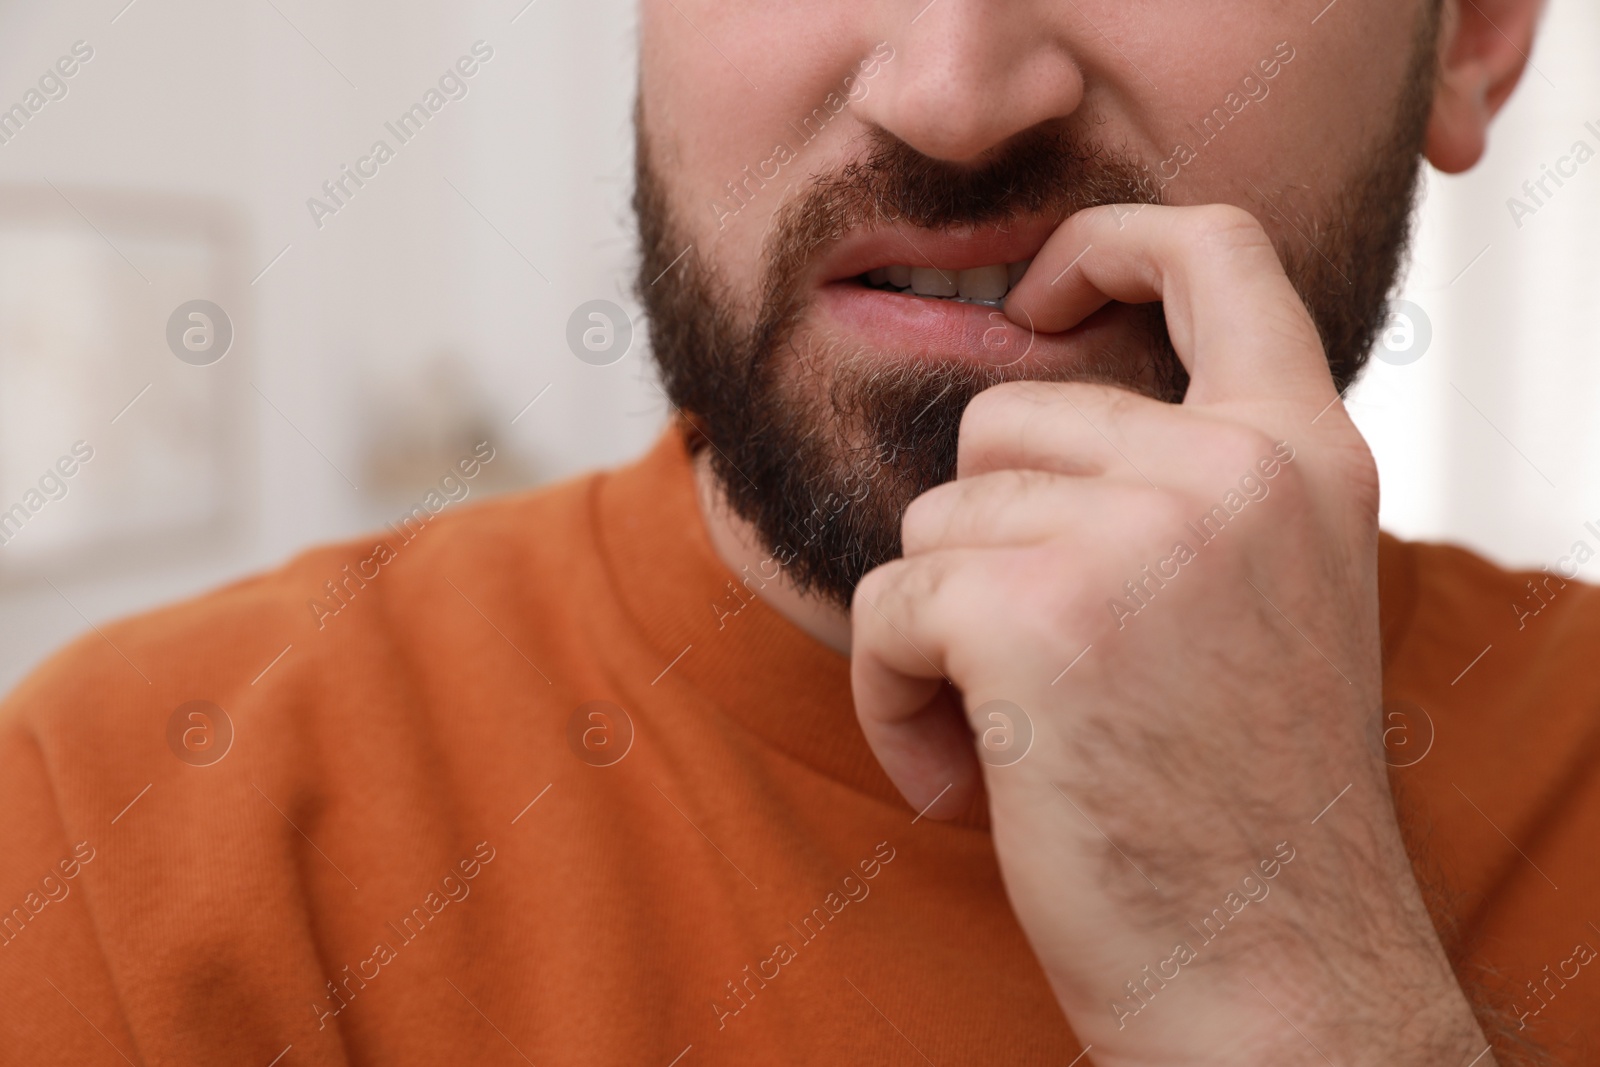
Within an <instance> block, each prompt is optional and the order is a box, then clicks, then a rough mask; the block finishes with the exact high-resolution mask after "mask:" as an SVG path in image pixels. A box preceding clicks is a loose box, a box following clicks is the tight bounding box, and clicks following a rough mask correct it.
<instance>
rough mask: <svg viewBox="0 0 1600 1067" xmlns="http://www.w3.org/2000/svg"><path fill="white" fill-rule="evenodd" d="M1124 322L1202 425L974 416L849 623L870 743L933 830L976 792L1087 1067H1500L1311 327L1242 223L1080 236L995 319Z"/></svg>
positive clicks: (1173, 220)
mask: <svg viewBox="0 0 1600 1067" xmlns="http://www.w3.org/2000/svg"><path fill="white" fill-rule="evenodd" d="M1088 246H1092V248H1091V250H1090V251H1088V252H1087V253H1085V252H1084V250H1085V248H1086V247H1088ZM1069 266H1070V269H1069ZM1063 271H1065V273H1064V274H1063V273H1062V272H1063ZM1058 276H1059V277H1058ZM1051 279H1056V280H1054V281H1052V280H1051ZM1111 300H1118V301H1123V302H1126V303H1142V302H1149V301H1155V300H1159V301H1162V303H1163V306H1164V311H1165V315H1166V320H1167V325H1168V330H1169V333H1170V335H1171V337H1172V340H1173V344H1174V347H1175V348H1176V349H1177V351H1178V354H1179V356H1180V358H1181V359H1182V360H1183V362H1184V364H1185V366H1186V367H1187V368H1188V370H1189V372H1190V376H1191V384H1190V387H1189V391H1188V395H1187V396H1186V398H1185V400H1184V402H1183V403H1182V404H1181V405H1171V404H1164V403H1160V402H1157V401H1154V400H1150V399H1147V398H1144V397H1140V396H1136V395H1134V394H1132V393H1129V392H1126V391H1123V390H1119V389H1115V388H1110V387H1105V386H1098V385H1088V384H1070V385H1069V384H1050V383H1039V382H1016V383H1010V384H1006V385H1001V386H997V387H995V388H993V389H990V390H988V391H986V392H984V393H983V394H981V395H980V396H978V397H977V398H976V399H975V400H974V401H973V402H972V404H971V405H970V406H969V407H968V409H967V411H966V414H965V417H964V418H963V420H962V425H961V439H960V450H959V461H958V469H957V477H956V480H955V481H953V482H951V483H949V484H947V485H943V486H940V487H938V488H936V489H933V490H932V491H930V492H928V493H926V494H924V495H923V496H921V497H919V498H918V499H917V500H916V501H914V502H913V503H912V505H911V507H910V508H909V509H908V511H907V512H906V515H905V519H904V524H903V535H904V547H905V555H904V558H902V559H900V560H896V561H895V562H892V563H889V564H887V565H885V566H882V567H879V568H878V569H876V570H874V571H873V572H871V573H870V574H868V575H867V576H866V578H865V579H864V580H863V581H862V583H861V585H860V587H859V589H858V591H857V594H856V598H855V603H854V605H853V609H852V623H853V663H852V681H853V685H854V690H855V697H856V705H857V710H858V714H859V716H860V719H861V724H862V729H863V730H864V731H865V733H866V737H867V740H868V741H869V743H870V744H871V745H872V747H873V749H874V751H875V752H876V754H877V756H878V758H879V760H880V761H881V762H882V764H883V766H884V768H885V769H886V770H887V772H888V773H889V776H890V777H891V778H892V779H893V780H894V782H895V784H896V785H897V786H898V787H899V788H900V790H901V792H902V793H904V794H905V796H906V799H907V800H908V801H910V803H911V804H912V806H913V807H914V808H916V809H918V810H921V809H923V808H924V807H926V808H927V814H928V815H929V816H930V817H932V818H938V817H941V816H946V817H948V816H952V815H954V814H956V813H958V812H960V811H962V810H964V809H965V807H966V806H967V804H968V803H969V802H970V800H971V799H972V797H973V795H974V792H975V790H976V788H977V782H978V775H979V773H980V772H981V773H982V774H983V780H984V784H985V786H986V787H987V791H988V796H989V806H990V812H991V819H992V824H993V832H994V841H995V850H996V853H997V855H998V858H999V863H1000V869H1001V872H1002V874H1003V876H1004V878H1005V883H1006V888H1007V891H1008V893H1009V895H1010V898H1011V903H1012V906H1013V907H1014V908H1015V910H1016V913H1017V917H1018V919H1019V920H1020V922H1021V924H1022V927H1023V930H1024V931H1025V933H1026V934H1027V936H1028V938H1029V941H1030V942H1031V944H1032V945H1033V948H1034V950H1035V952H1036V953H1037V954H1038V957H1039V959H1040V961H1041V963H1042V964H1043V966H1044V969H1045V972H1046V974H1047V975H1048V976H1049V979H1050V982H1051V984H1052V987H1053V988H1054V990H1055V992H1056V995H1057V997H1058V999H1059V1000H1060V1002H1061V1005H1062V1007H1063V1009H1064V1010H1065V1011H1066V1013H1067V1015H1068V1017H1069V1019H1070V1020H1071V1022H1072V1025H1073V1028H1074V1030H1075V1031H1076V1033H1077V1034H1078V1036H1079V1038H1080V1039H1081V1040H1082V1041H1083V1042H1084V1043H1085V1044H1086V1045H1089V1046H1092V1049H1093V1051H1092V1052H1091V1053H1090V1055H1091V1058H1092V1059H1093V1060H1094V1062H1096V1063H1097V1064H1100V1065H1101V1067H1107V1065H1111V1064H1149V1065H1158V1064H1159V1065H1161V1067H1173V1065H1175V1064H1200V1063H1229V1064H1238V1063H1272V1064H1274V1065H1277V1064H1284V1063H1316V1064H1322V1063H1324V1062H1325V1061H1331V1062H1334V1063H1338V1064H1340V1067H1345V1065H1354V1064H1360V1063H1379V1062H1382V1063H1386V1064H1392V1063H1396V1062H1401V1063H1412V1062H1414V1063H1419V1064H1421V1063H1428V1064H1459V1065H1462V1067H1464V1065H1465V1064H1466V1063H1467V1062H1468V1061H1469V1060H1471V1059H1472V1058H1473V1057H1474V1056H1475V1055H1477V1054H1478V1053H1480V1052H1482V1051H1483V1050H1484V1049H1485V1047H1486V1044H1487V1042H1486V1041H1485V1040H1484V1038H1483V1036H1482V1034H1481V1032H1480V1030H1479V1029H1478V1026H1477V1024H1476V1022H1475V1021H1474V1019H1473V1016H1472V1012H1471V1010H1470V1007H1469V1005H1468V1004H1467V1001H1466V998H1465V996H1464V995H1463V994H1462V992H1461V990H1460V988H1459V986H1458V985H1457V983H1456V981H1455V978H1454V975H1453V974H1452V973H1451V970H1450V967H1449V964H1448V961H1447V960H1446V958H1445V955H1444V953H1443V951H1442V949H1441V947H1440V944H1439V940H1438V937H1437V935H1436V933H1435V931H1434V929H1433V927H1432V925H1431V922H1430V920H1429V917H1428V914H1427V911H1426V909H1425V907H1424V905H1423V903H1422V899H1421V895H1420V893H1419V891H1418V889H1417V886H1416V883H1415V881H1414V878H1413V876H1412V873H1411V866H1410V862H1409V860H1408V858H1407V855H1406V851H1405V848H1404V845H1403V842H1402V840H1401V836H1400V833H1399V830H1398V827H1397V825H1396V820H1395V813H1394V808H1393V802H1392V799H1391V795H1390V791H1389V786H1388V781H1387V776H1386V770H1385V765H1384V761H1383V758H1382V752H1383V749H1382V741H1381V722H1380V717H1379V716H1380V706H1381V678H1380V662H1379V635H1378V610H1377V575H1376V569H1377V503H1378V486H1377V475H1376V470H1375V468H1374V465H1373V462H1372V458H1371V455H1370V453H1369V452H1368V450H1367V448H1366V445H1365V443H1364V442H1363V440H1362V439H1361V436H1360V434H1359V433H1358V432H1357V431H1356V429H1355V427H1354V426H1353V425H1352V424H1351V422H1350V420H1349V419H1348V417H1347V416H1346V414H1345V411H1344V409H1343V407H1342V405H1341V404H1339V403H1338V395H1337V393H1336V391H1335V389H1334V386H1333V383H1332V381H1331V379H1330V376H1329V373H1328V366H1327V362H1326V358H1325V356H1324V353H1323V349H1322V346H1321V344H1320V342H1319V340H1318V335H1317V331H1316V328H1315V326H1314V325H1313V323H1312V321H1311V318H1310V315H1309V314H1308V313H1307V311H1306V309H1305V306H1304V305H1303V304H1302V303H1301V301H1300V299H1299V297H1298V296H1297V294H1296V293H1295V291H1294V289H1293V287H1292V286H1291V285H1290V283H1289V281H1288V279H1287V277H1286V276H1285V275H1284V272H1283V268H1282V266H1281V264H1280V263H1279V261H1278V258H1277V256H1276V254H1275V252H1274V250H1273V248H1272V245H1271V242H1270V241H1269V239H1268V238H1267V236H1266V234H1265V233H1264V232H1263V231H1262V229H1261V227H1260V225H1259V224H1258V223H1257V221H1256V220H1255V219H1254V218H1253V217H1252V216H1250V215H1249V214H1247V213H1245V212H1244V211H1242V210H1238V209H1235V208H1230V207H1220V206H1218V207H1189V208H1170V207H1144V208H1142V209H1138V210H1135V211H1132V212H1130V211H1129V210H1128V209H1126V208H1102V209H1095V210H1091V211H1084V212H1080V213H1078V214H1076V215H1074V216H1072V217H1071V218H1069V219H1068V220H1067V221H1066V222H1065V223H1064V224H1063V225H1062V226H1061V228H1060V229H1059V230H1057V231H1056V233H1055V234H1054V235H1053V236H1052V237H1051V239H1050V241H1049V242H1048V243H1047V244H1046V246H1045V248H1044V249H1043V250H1042V251H1041V252H1040V254H1039V255H1038V256H1037V257H1036V258H1035V261H1034V264H1033V266H1032V268H1031V269H1030V270H1029V271H1028V273H1027V275H1026V276H1025V277H1024V278H1023V279H1022V280H1021V282H1020V283H1019V284H1018V285H1017V287H1016V289H1015V290H1014V291H1013V292H1012V294H1011V296H1010V298H1009V299H1008V301H1007V304H1006V314H1007V315H1008V317H1010V318H1011V319H1012V320H1013V321H1016V322H1018V323H1031V324H1032V325H1033V326H1034V327H1036V328H1037V329H1039V330H1041V331H1045V332H1053V331H1059V330H1065V329H1068V328H1070V327H1072V326H1073V325H1075V324H1077V323H1078V322H1080V321H1082V320H1083V319H1084V318H1085V317H1086V316H1088V315H1089V314H1091V313H1092V312H1094V311H1095V310H1096V309H1098V308H1099V307H1101V306H1103V305H1104V304H1105V303H1107V302H1108V301H1111ZM957 691H959V692H957ZM993 702H1003V703H993ZM997 714H998V715H1000V716H1001V717H1000V718H995V717H994V716H995V715H997ZM1007 729H1009V730H1011V731H1012V733H1011V735H1010V736H1011V742H1012V745H1013V746H1014V749H1015V748H1020V745H1021V743H1022V739H1023V737H1024V735H1027V734H1030V732H1031V746H1030V747H1028V748H1027V751H1026V754H1025V755H1022V756H1021V758H1020V759H1017V760H1016V761H1015V762H1014V763H1011V764H1010V765H1000V764H1004V763H1006V762H1008V760H1010V759H1015V757H1016V756H1017V755H1018V754H1019V752H1018V751H1015V750H1013V751H1011V752H1010V753H1009V755H1007V756H1006V758H996V756H995V755H993V754H990V755H989V757H988V758H987V759H985V760H984V761H983V762H982V763H980V761H979V758H978V756H977V754H976V753H975V746H974V734H976V735H978V741H979V744H978V746H977V749H978V750H979V751H984V752H986V753H989V752H991V749H986V748H985V745H986V744H990V745H992V744H993V743H994V742H996V741H1005V739H1006V737H1005V731H1006V730H1007ZM1330 804H1331V805H1332V806H1331V807H1330ZM1492 1059H1493V1058H1492V1057H1489V1056H1486V1057H1484V1058H1483V1059H1482V1060H1480V1061H1479V1065H1480V1067H1481V1065H1483V1064H1488V1063H1491V1062H1492Z"/></svg>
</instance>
